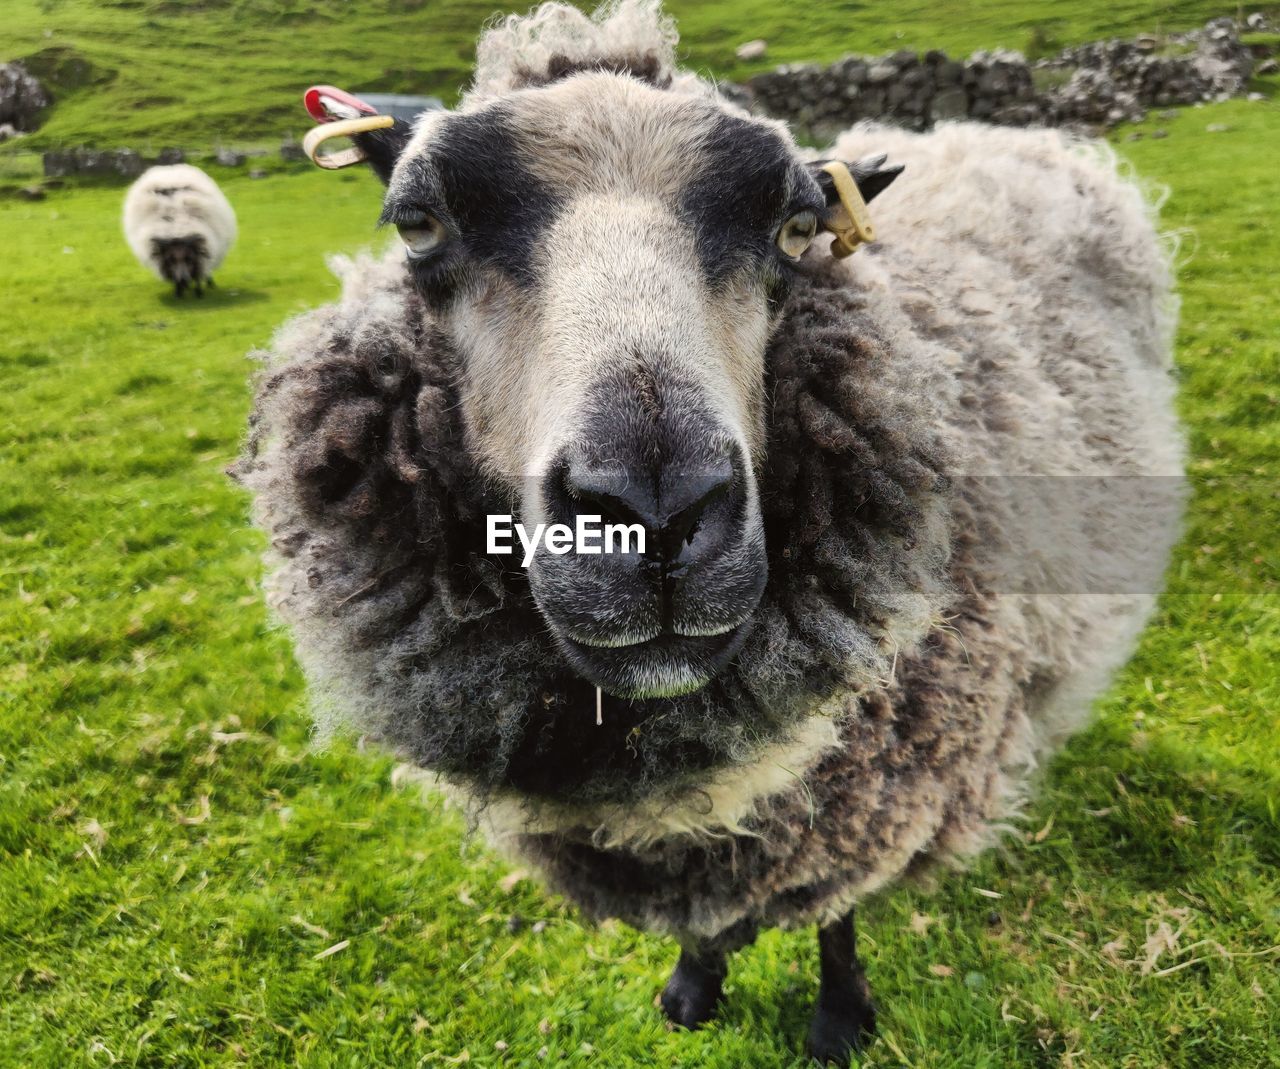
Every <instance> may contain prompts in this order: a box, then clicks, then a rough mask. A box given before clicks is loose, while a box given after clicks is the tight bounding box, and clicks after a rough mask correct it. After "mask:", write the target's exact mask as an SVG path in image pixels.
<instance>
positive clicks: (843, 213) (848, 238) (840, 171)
mask: <svg viewBox="0 0 1280 1069" xmlns="http://www.w3.org/2000/svg"><path fill="white" fill-rule="evenodd" d="M822 169H823V170H824V171H826V172H827V174H829V175H830V176H831V181H832V182H833V183H834V184H835V187H836V195H837V196H838V197H839V198H840V204H839V205H838V206H837V207H836V208H835V209H834V210H833V211H832V212H831V216H830V218H828V219H827V223H826V227H827V229H828V230H830V231H831V233H833V234H834V235H835V240H834V241H833V242H832V243H831V255H832V256H834V257H835V258H836V259H837V260H843V259H844V258H845V257H846V256H849V255H852V253H853V252H854V251H855V250H856V249H857V248H858V246H859V245H865V244H866V243H867V242H869V241H875V240H876V229H875V227H873V226H872V225H871V213H870V212H868V211H867V202H866V201H865V200H863V199H862V193H861V192H860V191H859V190H858V183H857V182H855V181H854V180H853V175H852V174H850V173H849V168H848V166H847V165H845V164H843V163H841V162H840V161H839V160H832V161H831V162H830V163H828V164H825V165H824V166H823V168H822Z"/></svg>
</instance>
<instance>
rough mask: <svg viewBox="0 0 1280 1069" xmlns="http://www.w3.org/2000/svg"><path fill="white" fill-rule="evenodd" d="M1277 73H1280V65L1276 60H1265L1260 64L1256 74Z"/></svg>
mask: <svg viewBox="0 0 1280 1069" xmlns="http://www.w3.org/2000/svg"><path fill="white" fill-rule="evenodd" d="M1276 71H1280V63H1277V62H1276V61H1275V60H1274V59H1264V60H1263V61H1262V62H1261V63H1259V64H1258V69H1257V70H1256V71H1255V72H1254V73H1255V74H1275V72H1276Z"/></svg>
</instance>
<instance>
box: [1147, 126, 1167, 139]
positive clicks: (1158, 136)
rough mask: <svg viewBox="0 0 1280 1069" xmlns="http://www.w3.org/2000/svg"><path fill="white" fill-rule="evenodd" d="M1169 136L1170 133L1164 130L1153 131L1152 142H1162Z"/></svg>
mask: <svg viewBox="0 0 1280 1069" xmlns="http://www.w3.org/2000/svg"><path fill="white" fill-rule="evenodd" d="M1168 136H1169V131H1168V130H1165V129H1163V128H1161V129H1158V130H1152V131H1151V140H1152V141H1160V140H1161V139H1163V138H1166V137H1168Z"/></svg>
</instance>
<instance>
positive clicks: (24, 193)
mask: <svg viewBox="0 0 1280 1069" xmlns="http://www.w3.org/2000/svg"><path fill="white" fill-rule="evenodd" d="M18 196H19V197H21V198H22V199H23V200H44V198H45V192H44V190H43V189H41V188H40V187H39V186H23V187H22V188H21V189H20V190H18Z"/></svg>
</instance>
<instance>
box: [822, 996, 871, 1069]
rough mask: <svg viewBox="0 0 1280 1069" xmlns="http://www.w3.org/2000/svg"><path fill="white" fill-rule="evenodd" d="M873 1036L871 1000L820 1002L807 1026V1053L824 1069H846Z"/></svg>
mask: <svg viewBox="0 0 1280 1069" xmlns="http://www.w3.org/2000/svg"><path fill="white" fill-rule="evenodd" d="M875 1034H876V1008H875V1005H874V1004H873V1003H872V1002H871V1001H870V999H842V1000H840V1001H839V1002H833V1003H825V1002H819V1003H818V1009H817V1012H816V1013H814V1015H813V1023H812V1024H811V1025H810V1026H809V1053H810V1055H812V1056H813V1058H814V1059H815V1060H817V1061H818V1062H819V1063H821V1064H823V1065H826V1064H828V1063H835V1064H836V1065H848V1064H849V1059H850V1058H851V1057H852V1056H853V1055H854V1054H855V1053H857V1052H858V1051H860V1050H864V1049H865V1048H866V1046H867V1044H868V1043H870V1042H871V1040H872V1038H873V1037H874V1036H875Z"/></svg>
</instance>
